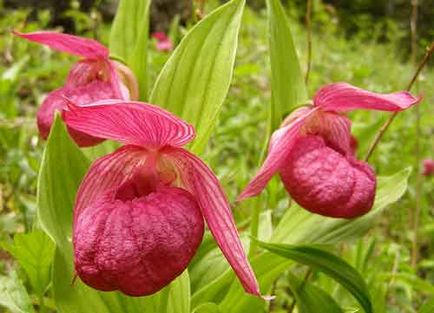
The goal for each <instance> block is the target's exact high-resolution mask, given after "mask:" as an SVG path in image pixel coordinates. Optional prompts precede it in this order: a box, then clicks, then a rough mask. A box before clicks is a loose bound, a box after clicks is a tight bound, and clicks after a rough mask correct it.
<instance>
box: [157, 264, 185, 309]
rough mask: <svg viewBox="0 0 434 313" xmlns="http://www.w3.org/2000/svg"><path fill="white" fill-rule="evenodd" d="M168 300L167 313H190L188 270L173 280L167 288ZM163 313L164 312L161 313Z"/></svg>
mask: <svg viewBox="0 0 434 313" xmlns="http://www.w3.org/2000/svg"><path fill="white" fill-rule="evenodd" d="M168 289H169V299H168V305H167V311H166V312H167V313H190V312H191V310H190V298H191V297H190V278H189V275H188V270H185V271H184V273H182V275H181V276H179V277H178V278H177V279H176V280H174V281H173V282H172V283H171V284H170V285H169V287H168ZM163 313H164V312H163Z"/></svg>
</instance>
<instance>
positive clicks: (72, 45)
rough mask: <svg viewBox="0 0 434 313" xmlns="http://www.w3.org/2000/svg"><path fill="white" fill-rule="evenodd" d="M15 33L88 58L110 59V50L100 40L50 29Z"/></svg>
mask: <svg viewBox="0 0 434 313" xmlns="http://www.w3.org/2000/svg"><path fill="white" fill-rule="evenodd" d="M13 34H14V35H16V36H19V37H22V38H25V39H27V40H29V41H33V42H37V43H40V44H43V45H47V46H49V47H50V48H52V49H55V50H58V51H62V52H66V53H70V54H73V55H77V56H81V57H84V58H88V59H108V57H109V51H108V49H107V48H106V47H104V46H103V45H102V44H100V43H99V42H98V41H96V40H93V39H88V38H83V37H78V36H73V35H68V34H62V33H58V32H50V31H38V32H33V33H27V34H24V33H20V32H13Z"/></svg>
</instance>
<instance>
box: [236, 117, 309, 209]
mask: <svg viewBox="0 0 434 313" xmlns="http://www.w3.org/2000/svg"><path fill="white" fill-rule="evenodd" d="M315 112H316V110H315V109H312V110H306V111H305V112H303V114H300V115H299V116H297V118H296V119H295V120H292V121H291V122H289V123H288V124H287V125H286V126H284V127H282V128H279V129H278V130H276V131H275V132H274V133H273V136H272V138H271V140H270V147H269V151H268V155H267V158H266V159H265V162H264V164H262V167H261V169H260V170H259V172H258V173H257V174H256V175H255V177H253V179H252V180H250V182H249V184H248V185H247V187H246V188H244V190H243V192H242V193H241V194H240V195H239V196H238V199H237V201H242V200H244V199H247V198H250V197H254V196H256V195H258V194H259V193H260V192H261V191H262V190H263V189H264V188H265V185H267V183H268V181H269V180H270V179H271V178H272V177H273V175H274V174H275V173H276V172H277V171H278V170H279V168H280V167H281V166H282V163H283V162H284V161H285V159H286V157H287V156H288V154H289V153H290V151H291V148H292V146H293V144H294V141H295V139H296V138H297V136H298V135H299V133H300V130H301V128H302V127H303V126H304V122H305V120H306V119H307V118H308V117H309V116H310V115H312V114H314V113H315Z"/></svg>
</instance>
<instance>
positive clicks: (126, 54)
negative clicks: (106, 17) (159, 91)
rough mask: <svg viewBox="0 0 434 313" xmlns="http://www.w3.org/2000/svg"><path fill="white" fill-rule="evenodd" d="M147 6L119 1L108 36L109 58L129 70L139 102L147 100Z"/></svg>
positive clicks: (143, 0)
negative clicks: (134, 78) (136, 89)
mask: <svg viewBox="0 0 434 313" xmlns="http://www.w3.org/2000/svg"><path fill="white" fill-rule="evenodd" d="M150 3H151V1H150V0H121V1H120V2H119V7H118V10H117V13H116V16H115V19H114V21H113V25H112V28H111V33H110V54H111V55H112V56H114V57H116V58H120V59H122V60H123V61H124V62H125V63H126V64H127V65H128V66H129V67H130V68H131V69H132V71H133V72H134V74H135V75H136V77H137V80H138V82H139V91H140V100H143V101H144V100H146V99H147V98H148V38H149V6H150Z"/></svg>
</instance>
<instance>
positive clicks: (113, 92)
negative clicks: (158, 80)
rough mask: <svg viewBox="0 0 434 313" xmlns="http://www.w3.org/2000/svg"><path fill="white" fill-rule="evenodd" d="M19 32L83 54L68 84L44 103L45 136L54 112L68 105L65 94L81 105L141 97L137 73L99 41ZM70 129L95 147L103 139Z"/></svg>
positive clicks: (79, 139)
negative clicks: (111, 54) (118, 60)
mask: <svg viewBox="0 0 434 313" xmlns="http://www.w3.org/2000/svg"><path fill="white" fill-rule="evenodd" d="M14 34H15V35H17V36H19V37H22V38H25V39H27V40H29V41H33V42H37V43H40V44H43V45H47V46H49V47H50V48H52V49H54V50H58V51H62V52H67V53H69V54H73V55H76V56H79V57H81V58H82V59H81V60H80V61H78V62H77V63H76V64H75V65H74V66H73V67H72V69H71V71H70V72H69V74H68V77H67V79H66V82H65V85H64V86H63V87H61V88H58V89H56V90H54V91H53V92H51V93H50V94H48V96H47V97H46V99H45V100H44V102H43V103H42V105H41V107H40V109H39V111H38V114H37V124H38V128H39V133H40V135H41V137H42V138H44V139H46V138H47V137H48V135H49V133H50V128H51V124H52V122H53V116H54V112H55V111H56V110H60V111H62V110H63V109H65V108H66V106H67V102H66V100H65V97H67V98H69V99H71V100H72V101H74V102H75V103H77V104H78V105H83V104H87V103H91V102H95V101H97V100H103V99H125V100H128V99H137V97H138V87H137V82H136V79H135V77H134V74H133V73H132V72H131V71H130V70H129V69H128V68H127V67H126V66H125V65H123V64H121V63H120V62H117V61H114V60H110V58H109V50H108V49H107V48H106V47H104V46H103V45H102V44H100V43H99V42H97V41H95V40H92V39H87V38H81V37H77V36H73V35H68V34H62V33H57V32H49V31H40V32H34V33H27V34H23V33H18V32H14ZM68 131H69V133H70V135H71V136H72V138H73V139H74V140H75V142H76V143H77V144H78V145H79V146H82V147H84V146H92V145H95V144H98V143H100V142H101V141H103V139H101V138H96V137H94V136H89V135H88V134H84V133H82V132H79V131H77V130H75V129H74V128H71V127H70V125H68Z"/></svg>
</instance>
